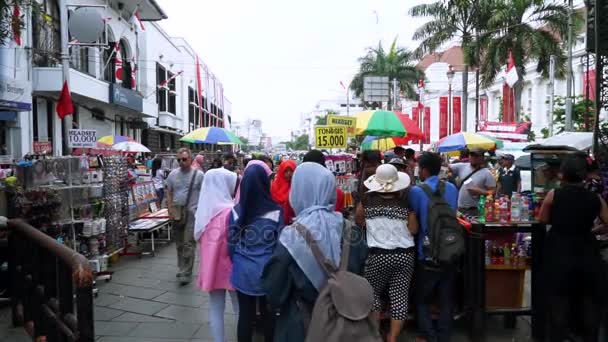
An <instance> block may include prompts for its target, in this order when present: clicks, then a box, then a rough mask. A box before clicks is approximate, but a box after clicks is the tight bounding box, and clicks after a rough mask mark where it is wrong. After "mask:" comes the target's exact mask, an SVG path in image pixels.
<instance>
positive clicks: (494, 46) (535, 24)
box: [480, 0, 579, 119]
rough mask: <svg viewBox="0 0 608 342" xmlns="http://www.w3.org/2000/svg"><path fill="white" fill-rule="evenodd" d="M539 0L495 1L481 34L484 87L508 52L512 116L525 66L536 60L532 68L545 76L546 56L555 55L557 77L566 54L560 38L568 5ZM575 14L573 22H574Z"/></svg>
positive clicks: (489, 82) (505, 58)
mask: <svg viewBox="0 0 608 342" xmlns="http://www.w3.org/2000/svg"><path fill="white" fill-rule="evenodd" d="M545 2H546V1H542V0H505V1H497V2H496V5H495V8H494V9H493V10H492V15H491V17H490V19H489V20H488V27H487V31H486V32H485V33H484V34H482V36H481V37H480V39H481V46H483V58H482V60H481V64H480V68H481V81H482V84H483V85H484V86H489V85H491V84H492V83H494V80H495V79H496V75H497V74H498V73H499V72H500V71H501V70H502V69H503V68H504V67H505V65H506V64H507V62H508V58H509V51H511V52H512V54H513V58H514V60H515V65H516V66H517V72H518V74H519V80H520V81H518V82H517V83H516V84H515V87H514V93H515V117H516V119H519V111H520V103H521V95H522V90H523V81H522V80H523V76H524V75H525V71H526V70H525V66H526V65H527V64H528V63H529V62H532V61H534V62H536V70H537V72H540V73H541V75H542V76H543V77H548V76H549V59H550V56H551V55H554V56H556V62H557V63H556V66H557V67H556V69H557V74H558V76H562V77H563V76H564V75H565V62H566V56H565V55H564V44H562V43H561V42H562V41H563V39H562V38H563V37H565V36H566V35H567V32H568V8H567V7H566V6H564V5H561V4H556V3H545ZM578 21H579V20H577V18H576V17H575V21H574V22H575V23H576V22H578Z"/></svg>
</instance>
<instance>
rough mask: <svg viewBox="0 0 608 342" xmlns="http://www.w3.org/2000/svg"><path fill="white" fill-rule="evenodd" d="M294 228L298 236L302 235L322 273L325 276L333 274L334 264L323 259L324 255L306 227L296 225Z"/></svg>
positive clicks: (335, 268)
mask: <svg viewBox="0 0 608 342" xmlns="http://www.w3.org/2000/svg"><path fill="white" fill-rule="evenodd" d="M294 227H295V228H296V230H297V231H298V233H300V235H302V237H303V238H304V240H305V241H306V244H307V245H308V247H310V250H311V251H312V255H314V257H315V259H317V262H318V263H319V265H320V266H321V268H322V269H323V271H324V272H325V273H326V274H327V275H330V274H332V273H334V272H335V271H336V270H337V267H336V265H334V263H333V262H332V261H331V260H329V259H327V258H326V257H325V255H323V252H321V249H320V248H319V245H318V244H317V241H315V239H314V238H313V236H312V234H311V233H310V231H309V230H308V229H306V227H304V226H303V225H302V224H300V223H296V224H295V225H294Z"/></svg>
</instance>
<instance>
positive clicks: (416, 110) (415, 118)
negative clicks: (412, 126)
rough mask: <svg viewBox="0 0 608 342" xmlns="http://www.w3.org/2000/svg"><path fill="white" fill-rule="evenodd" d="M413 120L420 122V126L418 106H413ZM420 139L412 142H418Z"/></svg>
mask: <svg viewBox="0 0 608 342" xmlns="http://www.w3.org/2000/svg"><path fill="white" fill-rule="evenodd" d="M412 120H414V122H415V123H416V124H418V127H420V117H419V115H418V107H417V106H416V107H412ZM418 142H419V141H418V140H412V143H414V144H416V143H418Z"/></svg>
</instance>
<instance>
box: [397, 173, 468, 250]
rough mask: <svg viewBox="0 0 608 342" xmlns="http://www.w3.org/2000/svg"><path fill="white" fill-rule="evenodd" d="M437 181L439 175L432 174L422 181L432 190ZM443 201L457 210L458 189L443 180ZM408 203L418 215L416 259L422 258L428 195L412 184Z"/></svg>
mask: <svg viewBox="0 0 608 342" xmlns="http://www.w3.org/2000/svg"><path fill="white" fill-rule="evenodd" d="M438 183H439V177H437V176H433V177H430V178H428V179H427V180H426V181H424V184H427V185H428V186H429V187H430V188H431V189H432V190H433V191H435V190H437V184H438ZM443 198H444V199H445V201H446V202H447V203H448V204H449V205H450V206H451V207H452V208H454V211H456V210H458V189H457V188H456V187H455V186H454V184H452V183H450V182H447V181H446V182H445V193H444V194H443ZM408 199H409V205H410V208H412V210H414V212H415V213H416V217H418V222H420V228H419V229H418V235H417V236H416V248H417V251H418V260H424V257H425V256H424V253H423V249H422V243H423V241H424V238H425V237H426V236H427V235H428V231H429V229H428V215H427V214H428V210H429V197H428V196H427V194H426V193H425V192H424V190H423V189H422V188H420V187H419V186H414V187H412V189H411V190H410V192H409V196H408Z"/></svg>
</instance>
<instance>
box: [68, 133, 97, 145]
mask: <svg viewBox="0 0 608 342" xmlns="http://www.w3.org/2000/svg"><path fill="white" fill-rule="evenodd" d="M68 147H69V148H95V147H97V131H96V130H94V129H71V130H70V131H69V133H68Z"/></svg>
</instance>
